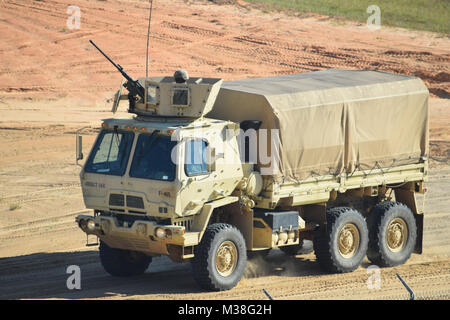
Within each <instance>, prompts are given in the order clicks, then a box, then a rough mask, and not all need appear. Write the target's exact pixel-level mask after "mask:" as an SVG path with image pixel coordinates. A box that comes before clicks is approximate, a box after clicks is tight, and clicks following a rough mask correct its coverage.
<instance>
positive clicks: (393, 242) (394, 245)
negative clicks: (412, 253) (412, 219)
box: [386, 218, 408, 252]
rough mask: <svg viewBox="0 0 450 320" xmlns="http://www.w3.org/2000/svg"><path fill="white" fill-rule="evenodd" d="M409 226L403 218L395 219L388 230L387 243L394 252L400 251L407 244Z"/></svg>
mask: <svg viewBox="0 0 450 320" xmlns="http://www.w3.org/2000/svg"><path fill="white" fill-rule="evenodd" d="M407 234H408V227H407V226H406V222H405V221H404V220H403V219H401V218H395V219H393V220H392V221H391V222H390V223H389V225H388V227H387V232H386V243H387V246H388V248H389V250H391V251H392V252H399V251H401V250H402V249H403V247H404V246H405V244H406V240H407Z"/></svg>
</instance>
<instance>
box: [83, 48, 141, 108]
mask: <svg viewBox="0 0 450 320" xmlns="http://www.w3.org/2000/svg"><path fill="white" fill-rule="evenodd" d="M89 42H90V43H91V44H92V45H93V46H94V47H95V48H96V49H97V50H98V51H99V52H100V53H101V54H102V55H103V56H104V57H105V58H106V59H108V61H109V62H111V63H112V65H113V66H114V67H116V69H117V70H119V72H120V73H121V74H122V76H123V77H124V78H125V79H126V80H127V82H125V83H124V85H123V86H124V87H125V88H127V90H128V101H129V102H130V111H131V112H132V111H133V110H134V107H135V103H136V101H137V96H139V97H140V98H141V99H142V101H145V89H144V87H143V86H142V85H141V84H140V83H139V82H138V81H137V80H133V78H131V77H130V76H129V75H128V74H127V73H126V72H125V71H124V70H123V68H122V66H121V65H120V64H116V63H115V62H114V61H112V60H111V59H110V58H109V57H108V56H107V55H106V54H105V53H104V52H103V51H102V50H101V49H100V48H99V47H97V45H96V44H95V43H94V42H93V41H92V40H89Z"/></svg>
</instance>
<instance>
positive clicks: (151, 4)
mask: <svg viewBox="0 0 450 320" xmlns="http://www.w3.org/2000/svg"><path fill="white" fill-rule="evenodd" d="M152 11H153V0H150V13H149V15H148V29H147V55H146V61H145V78H148V47H149V44H150V22H151V20H152Z"/></svg>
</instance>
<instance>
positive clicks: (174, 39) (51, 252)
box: [0, 0, 450, 299]
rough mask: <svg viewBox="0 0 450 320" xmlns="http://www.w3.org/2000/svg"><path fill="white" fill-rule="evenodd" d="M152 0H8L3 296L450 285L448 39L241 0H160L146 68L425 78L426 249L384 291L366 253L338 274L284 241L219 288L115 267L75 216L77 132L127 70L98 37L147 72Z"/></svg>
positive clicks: (3, 83)
mask: <svg viewBox="0 0 450 320" xmlns="http://www.w3.org/2000/svg"><path fill="white" fill-rule="evenodd" d="M169 4H170V5H169ZM69 5H77V6H79V7H80V9H81V29H80V30H69V29H68V28H67V26H66V20H67V18H68V16H69V15H68V14H67V13H66V10H67V7H68V6H69ZM146 9H147V3H146V1H132V0H120V1H118V0H108V1H86V0H80V1H75V0H70V1H69V0H59V1H50V0H36V1H31V0H11V1H10V0H6V1H0V114H1V117H0V299H16V298H96V299H97V298H99V299H110V298H114V299H121V298H124V299H128V298H132V299H266V297H265V296H264V294H263V293H262V288H265V289H266V290H268V291H269V292H270V293H271V295H272V296H273V297H275V298H276V299H406V298H407V297H408V294H407V292H406V290H405V289H404V288H403V287H402V285H401V284H400V282H399V281H398V280H397V279H396V277H395V273H397V272H398V273H399V274H400V275H401V276H402V277H403V278H404V279H405V280H406V281H407V282H408V284H409V285H410V286H411V287H412V288H413V289H414V290H415V291H416V294H417V296H418V297H419V298H423V299H425V298H432V299H448V298H449V297H450V209H449V208H450V197H449V196H448V190H450V162H449V158H450V102H449V92H450V79H449V75H450V56H449V54H450V40H449V39H448V37H443V36H442V35H436V34H432V33H427V32H418V31H407V30H402V29H394V28H382V29H381V30H379V31H376V32H372V31H369V30H368V29H367V27H366V26H365V25H362V24H357V23H351V22H342V21H339V22H337V21H334V20H329V19H327V18H326V17H322V16H317V15H311V16H305V17H299V16H295V15H286V14H281V13H276V14H275V13H273V14H272V13H263V12H261V11H259V10H257V9H254V8H253V7H251V6H249V5H247V4H245V2H243V1H239V4H238V5H222V6H219V5H215V4H212V3H211V2H208V1H170V2H168V1H156V2H155V7H154V12H153V20H152V37H151V50H150V57H151V64H150V72H149V73H150V75H168V74H169V75H170V74H172V73H173V72H174V71H175V70H176V69H178V68H186V69H187V70H188V71H189V72H190V74H191V76H214V77H223V78H224V79H226V80H233V79H241V78H246V77H255V76H267V75H277V74H288V73H296V72H306V71H310V70H320V69H326V68H335V67H340V68H352V69H377V70H384V71H391V72H399V73H406V74H411V75H416V76H419V77H421V78H422V79H423V80H424V81H425V82H426V84H427V86H428V87H429V89H430V92H431V95H432V98H431V99H430V106H431V117H430V129H431V134H430V146H431V156H432V160H431V173H430V181H429V183H428V186H427V187H428V190H429V191H428V193H427V195H426V198H425V202H424V209H425V235H424V254H423V255H413V257H412V258H411V259H410V261H409V262H408V263H407V264H406V265H404V266H399V267H396V268H387V269H382V271H381V275H382V283H381V289H380V290H369V289H368V288H367V285H366V281H367V279H368V277H369V276H370V274H369V273H368V269H367V268H368V266H369V262H368V261H365V262H364V263H363V265H362V266H361V267H360V268H359V269H358V270H356V271H355V272H353V273H350V274H344V275H329V274H325V273H323V272H321V271H320V269H319V268H318V266H317V265H316V263H315V258H314V255H313V254H306V255H301V256H297V257H295V258H287V257H286V256H284V255H283V254H282V253H281V252H280V251H278V250H274V251H273V252H272V253H271V254H270V255H269V257H268V261H266V262H264V261H256V262H253V263H249V265H248V268H247V270H246V276H245V278H244V279H243V280H242V281H241V282H240V283H239V285H238V286H237V287H236V288H234V289H233V290H231V291H227V292H221V293H205V292H201V291H200V290H199V289H198V288H197V286H196V285H195V283H194V280H193V279H192V277H191V276H190V265H189V264H175V263H173V262H171V261H169V260H168V259H167V258H157V259H155V260H154V261H153V263H152V264H151V266H150V268H149V269H148V271H147V273H146V274H145V275H144V276H142V277H137V278H132V279H115V278H112V277H110V276H108V275H107V274H106V273H105V272H104V271H103V269H102V268H101V266H100V264H99V259H98V253H97V249H96V248H92V247H90V248H86V247H85V246H84V245H85V242H86V238H85V235H84V233H82V232H81V231H80V230H79V229H78V228H77V227H76V225H75V223H74V217H75V216H76V214H77V213H78V212H80V211H82V210H83V209H84V205H83V201H82V196H81V190H80V185H79V180H78V173H79V169H80V168H79V167H78V166H76V165H75V159H74V157H75V135H74V133H75V131H76V130H78V129H81V128H84V127H86V128H85V129H84V130H83V133H84V135H85V139H84V148H85V154H87V152H88V151H89V148H90V146H91V144H92V142H93V140H94V138H95V134H96V128H97V127H98V125H99V121H100V120H101V119H103V118H106V117H110V116H111V113H110V112H109V109H110V99H111V97H112V95H113V93H114V92H115V90H117V87H118V85H119V84H120V81H121V76H120V74H119V73H117V72H116V71H115V70H114V69H113V67H112V66H111V65H110V64H109V63H108V62H107V61H106V60H104V58H103V57H102V56H100V55H99V54H98V53H97V52H96V51H94V49H93V48H92V47H91V46H90V45H89V43H88V40H89V39H92V40H94V41H95V42H96V43H97V44H98V45H99V46H100V47H101V48H102V49H103V50H104V51H105V52H106V53H108V54H109V55H110V56H111V57H112V58H113V59H115V60H117V62H118V63H120V64H121V65H122V66H123V67H124V68H125V69H126V70H127V72H129V74H130V75H131V76H133V77H135V78H137V77H140V76H143V75H144V74H145V70H144V69H145V45H146V28H147V22H146V17H147V14H148V12H147V10H146ZM121 115H123V114H121ZM421 200H422V199H421ZM91 240H94V239H91ZM73 264H75V265H79V266H80V267H81V270H82V290H79V291H77V290H76V291H70V290H68V289H67V288H66V279H67V277H68V274H66V268H67V267H68V266H69V265H73Z"/></svg>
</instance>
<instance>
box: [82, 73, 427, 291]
mask: <svg viewBox="0 0 450 320" xmlns="http://www.w3.org/2000/svg"><path fill="white" fill-rule="evenodd" d="M131 81H134V80H132V79H131ZM134 83H138V84H139V86H140V88H143V90H145V94H136V93H131V92H130V93H129V94H128V95H127V94H122V87H127V88H129V86H130V80H128V82H127V83H125V84H123V85H122V86H121V89H120V90H119V92H118V93H117V94H116V99H115V102H114V107H113V109H114V110H116V109H117V106H118V104H119V101H121V100H122V99H127V100H128V101H129V104H130V105H129V112H130V113H131V116H130V117H128V118H111V119H105V120H104V121H103V123H102V125H101V131H100V133H99V135H98V137H97V139H96V141H95V143H94V145H93V147H92V150H91V152H90V154H89V156H88V157H87V160H86V161H85V163H84V165H83V168H82V170H81V173H80V179H81V186H82V191H83V197H84V202H85V205H86V207H87V208H90V209H93V215H92V216H90V215H79V216H77V217H76V222H77V223H78V225H79V227H80V228H81V229H82V230H83V231H84V232H85V233H86V234H88V235H93V236H96V237H98V238H99V240H100V242H99V251H100V260H101V263H102V265H103V267H104V269H105V270H106V271H107V272H108V273H110V274H111V275H113V276H132V275H138V274H142V273H144V272H145V270H146V269H147V268H148V266H149V264H150V263H151V261H152V258H153V257H157V256H160V255H166V256H169V257H170V259H172V260H173V261H176V262H190V263H191V264H192V272H193V277H194V279H195V280H196V282H197V283H198V284H199V286H200V287H202V288H204V289H207V290H228V289H231V288H233V287H234V286H235V285H236V284H237V283H238V282H239V280H240V279H241V277H242V275H243V272H244V269H245V266H246V261H247V256H248V255H249V256H250V255H252V256H254V255H258V254H261V255H265V254H267V252H268V251H269V250H271V249H274V248H279V249H281V250H283V251H284V252H285V253H286V254H287V255H296V254H297V253H298V252H299V251H300V249H301V248H302V244H303V241H304V240H312V241H313V245H314V252H315V255H316V257H317V261H318V263H319V264H320V266H322V267H323V268H324V269H325V270H328V271H330V272H338V273H342V272H350V271H352V270H355V269H356V268H358V266H359V265H360V264H361V262H362V260H363V259H364V258H365V257H366V256H367V258H368V259H369V260H370V261H371V262H372V263H373V264H377V265H379V266H395V265H400V264H403V263H405V262H406V261H407V260H408V258H409V257H410V255H411V254H412V253H413V252H415V253H421V251H422V229H423V212H422V210H421V209H420V208H421V206H420V205H419V204H418V203H417V202H416V194H417V193H423V192H425V188H424V181H425V180H426V176H427V170H428V167H427V155H428V95H429V93H428V90H427V88H426V87H425V85H424V84H423V82H422V81H421V80H420V79H418V78H415V77H409V76H404V75H396V74H389V73H384V72H377V71H356V70H325V71H317V72H308V73H302V74H293V75H287V76H278V77H268V78H258V79H247V80H240V81H232V82H223V81H222V79H215V78H189V77H188V76H187V73H186V72H183V71H181V72H177V73H175V76H174V77H153V78H142V79H139V80H138V81H136V82H134ZM131 84H133V82H131ZM131 91H132V90H131ZM77 141H78V142H80V143H79V144H78V145H79V146H81V139H80V138H79V137H78V138H77ZM82 158H83V157H82V153H81V149H80V148H78V149H77V160H80V159H82Z"/></svg>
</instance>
